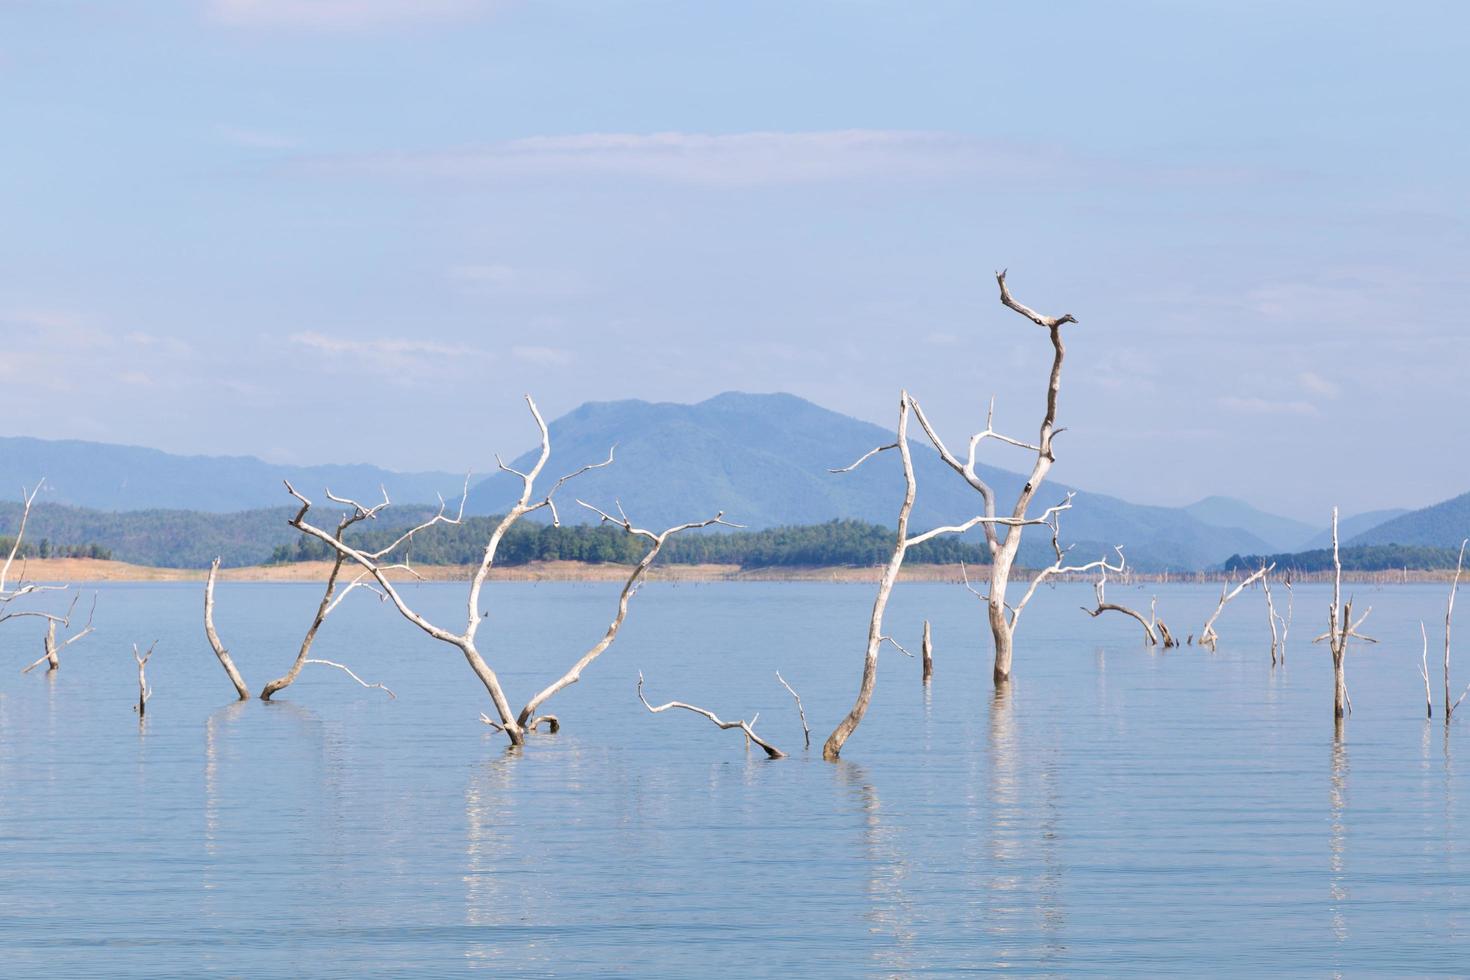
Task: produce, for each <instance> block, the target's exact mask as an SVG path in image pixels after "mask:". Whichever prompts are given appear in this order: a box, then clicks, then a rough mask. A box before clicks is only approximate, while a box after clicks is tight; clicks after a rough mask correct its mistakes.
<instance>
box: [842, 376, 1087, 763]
mask: <svg viewBox="0 0 1470 980" xmlns="http://www.w3.org/2000/svg"><path fill="white" fill-rule="evenodd" d="M910 410H912V411H913V412H914V413H915V415H917V414H918V406H917V405H915V404H914V403H913V401H912V400H911V399H910V398H909V394H908V392H907V391H905V392H902V393H900V395H899V401H898V439H897V441H896V442H891V443H888V444H887V445H883V446H878V447H877V448H876V449H870V450H868V452H866V453H864V454H863V455H862V456H861V457H859V458H858V460H857V461H856V462H854V463H852V464H851V465H849V466H844V467H842V468H841V469H836V470H833V471H832V472H833V473H848V472H851V471H852V470H855V469H857V468H858V467H859V466H861V465H862V464H863V463H865V462H866V461H867V460H869V459H871V458H872V457H874V456H876V455H878V454H879V453H884V452H887V451H888V450H890V449H897V450H898V454H899V457H900V458H901V459H902V460H903V478H904V497H903V503H902V504H901V505H900V506H899V509H898V534H897V537H896V539H895V541H894V545H893V554H892V555H890V556H889V559H888V564H887V565H886V566H884V568H883V575H882V577H881V578H880V579H879V581H878V594H877V596H876V597H875V598H874V600H873V612H872V615H871V616H870V617H869V619H868V646H867V652H866V654H865V655H864V658H863V679H862V683H861V684H860V685H859V687H858V696H857V701H856V702H855V703H854V704H853V706H852V710H851V711H849V712H848V713H847V716H846V717H845V718H843V719H842V721H841V722H840V723H839V724H838V726H837V728H836V729H834V730H833V732H832V734H831V735H829V736H827V741H826V742H825V743H824V744H823V745H822V758H824V759H826V760H828V761H829V762H832V761H836V759H837V758H838V756H839V755H840V754H841V752H842V746H843V745H844V744H846V742H847V740H848V738H850V737H851V736H852V733H853V732H854V731H856V730H857V727H858V725H859V724H860V723H861V722H862V720H863V715H864V714H866V713H867V710H868V704H869V703H870V702H871V701H872V698H873V688H874V686H875V685H876V684H877V681H878V651H879V650H880V649H881V648H882V646H883V644H884V643H885V642H888V643H892V644H893V645H894V646H895V647H898V649H900V650H903V647H902V646H900V645H899V643H898V641H896V640H894V639H893V638H892V637H891V636H888V635H887V634H885V633H884V632H883V613H884V611H885V610H886V609H887V608H888V596H889V593H891V592H892V591H893V584H894V582H896V581H898V573H899V570H900V569H901V568H902V567H903V560H904V556H905V555H906V554H907V553H908V549H910V548H912V547H914V546H915V545H918V544H923V543H924V542H925V541H928V540H930V539H931V538H935V537H938V536H939V535H941V534H963V533H964V532H966V531H968V530H970V529H971V528H973V527H975V526H977V525H980V526H984V527H986V528H990V527H992V526H993V525H995V524H1004V525H1007V526H1010V527H1020V526H1021V525H1023V524H1049V523H1051V521H1052V519H1054V518H1055V515H1056V514H1057V513H1058V512H1059V511H1063V510H1066V509H1068V508H1069V507H1071V506H1072V502H1071V497H1070V496H1068V498H1067V500H1066V501H1064V502H1063V503H1061V504H1059V505H1058V506H1056V507H1051V508H1048V509H1047V511H1046V512H1045V514H1044V515H1042V516H1041V517H1033V518H1025V517H1022V518H1015V517H995V516H994V515H993V514H991V513H989V510H990V508H989V507H987V513H985V514H981V515H979V516H976V517H972V518H970V519H969V520H968V521H966V522H964V523H963V524H955V525H949V526H944V527H936V528H931V529H930V530H928V531H924V532H922V533H920V534H914V535H910V534H909V532H908V528H909V515H910V514H911V513H912V512H913V509H914V498H915V496H916V495H917V493H918V484H917V482H916V481H915V479H914V461H913V456H912V454H911V453H910V452H909V412H910ZM1042 577H1043V576H1041V575H1038V576H1037V578H1036V580H1035V581H1033V583H1032V586H1031V589H1030V590H1029V591H1028V592H1027V593H1026V599H1023V600H1022V601H1021V603H1020V604H1019V605H1017V606H1016V608H1015V611H1014V613H1013V618H1012V620H1011V622H1012V623H1014V616H1019V615H1020V611H1021V608H1023V607H1024V606H1025V604H1026V601H1027V600H1029V599H1030V598H1031V595H1032V593H1034V592H1035V591H1036V585H1037V584H1039V582H1040V581H1041V578H1042ZM903 652H905V653H907V652H908V651H907V650H904V651H903Z"/></svg>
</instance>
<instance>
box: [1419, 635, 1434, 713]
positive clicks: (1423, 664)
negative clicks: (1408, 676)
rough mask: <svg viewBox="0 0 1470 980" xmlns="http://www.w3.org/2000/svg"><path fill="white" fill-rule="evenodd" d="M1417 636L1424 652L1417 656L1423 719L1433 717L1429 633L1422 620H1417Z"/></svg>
mask: <svg viewBox="0 0 1470 980" xmlns="http://www.w3.org/2000/svg"><path fill="white" fill-rule="evenodd" d="M1419 636H1420V638H1422V639H1423V640H1424V652H1423V653H1421V654H1420V655H1419V676H1420V677H1422V678H1424V717H1425V718H1433V717H1434V695H1433V694H1431V693H1430V691H1429V631H1428V630H1426V629H1425V628H1424V620H1422V619H1421V620H1419Z"/></svg>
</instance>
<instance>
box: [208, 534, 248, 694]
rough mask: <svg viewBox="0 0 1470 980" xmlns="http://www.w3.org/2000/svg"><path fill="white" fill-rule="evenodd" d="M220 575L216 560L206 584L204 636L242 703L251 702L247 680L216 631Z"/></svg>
mask: <svg viewBox="0 0 1470 980" xmlns="http://www.w3.org/2000/svg"><path fill="white" fill-rule="evenodd" d="M217 575H219V559H218V558H216V559H215V560H214V561H213V562H211V563H210V565H209V578H208V579H206V580H205V582H204V635H205V637H206V638H208V640H209V645H210V647H211V648H213V650H214V655H215V656H216V657H218V658H219V663H220V666H221V667H223V668H224V669H225V674H226V675H227V676H228V677H229V678H230V683H231V684H233V685H234V686H235V693H236V694H237V695H239V697H240V700H241V701H248V700H250V689H249V688H247V687H246V686H245V678H243V677H241V676H240V671H239V670H238V669H237V668H236V667H235V661H234V658H232V657H231V656H230V651H228V650H226V649H225V646H224V644H223V643H221V642H220V640H219V634H218V633H216V632H215V630H214V580H215V577H216V576H217Z"/></svg>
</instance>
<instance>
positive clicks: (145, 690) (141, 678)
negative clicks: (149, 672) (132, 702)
mask: <svg viewBox="0 0 1470 980" xmlns="http://www.w3.org/2000/svg"><path fill="white" fill-rule="evenodd" d="M156 646H158V641H157V640H154V641H153V642H152V643H151V644H149V646H148V652H147V653H139V652H138V644H136V643H134V644H133V659H134V660H136V661H137V662H138V704H137V706H136V707H135V708H134V710H135V711H137V712H138V718H139V719H140V720H141V719H142V717H143V712H145V711H147V710H148V699H149V698H151V697H153V689H152V688H150V687H149V686H148V678H147V677H146V676H145V674H144V668H146V667H147V666H148V658H149V657H151V656H153V648H154V647H156Z"/></svg>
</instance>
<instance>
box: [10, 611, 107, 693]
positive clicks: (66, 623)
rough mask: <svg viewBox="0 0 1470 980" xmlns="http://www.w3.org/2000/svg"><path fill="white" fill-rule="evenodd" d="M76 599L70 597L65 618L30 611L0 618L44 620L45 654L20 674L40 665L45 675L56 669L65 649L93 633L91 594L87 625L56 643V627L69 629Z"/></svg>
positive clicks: (93, 613) (27, 672)
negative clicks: (24, 617)
mask: <svg viewBox="0 0 1470 980" xmlns="http://www.w3.org/2000/svg"><path fill="white" fill-rule="evenodd" d="M78 598H79V597H78V596H72V600H71V605H70V606H69V607H67V610H66V615H65V616H53V615H52V614H51V613H44V612H30V611H25V612H16V613H7V614H5V615H3V616H0V621H4V620H6V619H9V618H11V617H16V616H37V617H40V618H42V619H45V620H46V638H45V641H44V648H45V651H46V652H45V653H44V654H42V656H41V658H40V659H39V660H37V661H36V662H35V663H33V664H31V665H30V666H28V667H26V668H24V669H23V670H22V671H21V673H22V674H29V673H30V672H31V671H32V670H35V669H36V668H37V667H39V666H41V665H42V664H46V665H47V667H46V671H47V673H50V672H51V671H53V670H56V669H58V668H59V667H60V666H61V656H60V654H61V651H62V650H65V649H66V648H67V647H69V646H71V645H72V644H73V643H75V642H77V641H78V640H80V639H82V638H83V637H85V636H87V635H88V634H90V633H91V632H92V631H93V627H92V617H93V616H94V615H95V614H96V612H97V595H96V593H93V595H92V608H91V609H90V610H88V612H87V625H85V626H83V627H82V628H81V629H80V630H78V631H77V632H76V633H74V634H73V635H72V636H70V637H68V638H67V639H66V640H64V641H62V642H61V643H59V644H58V643H57V642H56V627H57V626H58V625H60V626H61V628H62V629H70V628H71V616H72V613H73V612H75V611H76V608H77V599H78Z"/></svg>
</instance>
